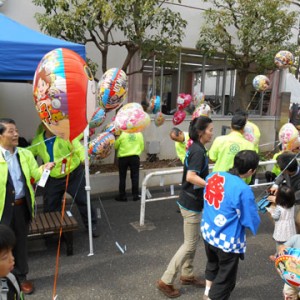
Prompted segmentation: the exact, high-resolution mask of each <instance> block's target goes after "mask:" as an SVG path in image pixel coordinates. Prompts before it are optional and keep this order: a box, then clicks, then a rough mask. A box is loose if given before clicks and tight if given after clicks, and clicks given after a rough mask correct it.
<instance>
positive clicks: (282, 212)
mask: <svg viewBox="0 0 300 300" xmlns="http://www.w3.org/2000/svg"><path fill="white" fill-rule="evenodd" d="M268 200H269V201H271V202H273V203H275V205H274V204H272V205H271V206H270V207H267V208H266V209H267V210H268V212H269V213H270V214H271V216H272V218H273V219H274V221H275V228H274V233H273V238H274V240H275V241H276V248H278V246H279V245H282V244H283V243H285V242H286V241H287V240H288V239H289V238H290V237H291V236H293V235H295V234H296V226H295V220H294V214H295V206H294V205H295V193H294V191H293V189H292V188H290V187H288V186H287V185H282V186H280V187H279V189H278V192H277V194H276V196H273V195H270V196H269V197H268Z"/></svg>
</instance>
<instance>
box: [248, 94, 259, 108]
mask: <svg viewBox="0 0 300 300" xmlns="http://www.w3.org/2000/svg"><path fill="white" fill-rule="evenodd" d="M256 94H257V91H255V93H254V95H253V97H252V99H251V100H250V102H249V104H248V106H247V108H246V111H247V110H248V109H249V107H250V105H251V103H252V101H253V99H254V98H255V96H256Z"/></svg>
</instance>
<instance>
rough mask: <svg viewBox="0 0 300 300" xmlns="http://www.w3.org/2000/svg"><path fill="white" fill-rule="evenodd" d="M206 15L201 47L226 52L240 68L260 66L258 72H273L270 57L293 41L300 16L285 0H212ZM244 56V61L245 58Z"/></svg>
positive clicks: (198, 45)
mask: <svg viewBox="0 0 300 300" xmlns="http://www.w3.org/2000/svg"><path fill="white" fill-rule="evenodd" d="M208 2H211V3H212V4H213V6H212V8H211V9H210V10H207V11H206V12H205V15H204V17H205V22H204V25H203V26H202V28H201V30H200V38H199V41H198V42H197V47H198V48H199V49H200V47H201V45H205V46H206V48H207V51H208V52H215V51H218V52H223V53H225V54H226V55H227V56H228V58H229V59H233V64H235V67H237V68H244V69H245V68H248V67H249V66H250V65H251V64H253V63H256V64H257V68H258V69H270V68H271V67H272V66H271V65H270V59H267V56H269V55H272V56H273V54H274V51H276V50H277V49H279V48H281V47H283V46H284V45H285V43H286V42H287V41H288V40H289V39H290V38H291V36H292V31H291V28H292V27H293V25H295V22H296V13H295V12H293V11H291V10H288V8H289V4H290V1H287V0H286V1H285V0H251V1H249V0H235V1H233V0H222V1H221V0H210V1H208ZM241 57H242V59H241Z"/></svg>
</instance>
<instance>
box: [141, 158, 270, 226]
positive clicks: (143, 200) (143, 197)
mask: <svg viewBox="0 0 300 300" xmlns="http://www.w3.org/2000/svg"><path fill="white" fill-rule="evenodd" d="M275 163H276V160H268V161H260V162H259V166H266V165H274V164H275ZM213 166H214V165H209V170H211V169H212V168H213ZM182 172H183V167H181V168H177V169H173V170H164V171H156V172H152V173H149V174H147V175H146V176H145V178H144V180H143V183H142V195H141V210H140V226H144V225H145V211H146V203H148V202H154V201H161V200H169V199H177V198H178V197H179V195H171V196H164V197H157V198H149V199H147V197H146V196H147V183H148V181H149V180H150V179H151V178H153V177H155V176H165V175H174V174H180V173H182ZM270 184H272V183H271V182H266V183H255V184H253V185H251V187H259V186H267V185H270Z"/></svg>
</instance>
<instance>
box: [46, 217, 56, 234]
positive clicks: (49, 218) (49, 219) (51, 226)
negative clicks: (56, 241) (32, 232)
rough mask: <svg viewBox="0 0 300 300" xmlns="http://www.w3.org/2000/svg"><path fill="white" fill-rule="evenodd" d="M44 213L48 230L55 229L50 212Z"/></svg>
mask: <svg viewBox="0 0 300 300" xmlns="http://www.w3.org/2000/svg"><path fill="white" fill-rule="evenodd" d="M44 215H45V218H46V220H47V222H48V224H49V229H50V230H55V228H56V225H55V223H54V222H53V219H52V218H51V214H50V213H45V214H44Z"/></svg>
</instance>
